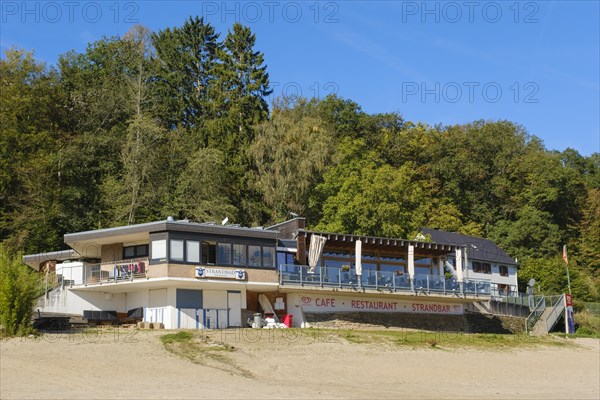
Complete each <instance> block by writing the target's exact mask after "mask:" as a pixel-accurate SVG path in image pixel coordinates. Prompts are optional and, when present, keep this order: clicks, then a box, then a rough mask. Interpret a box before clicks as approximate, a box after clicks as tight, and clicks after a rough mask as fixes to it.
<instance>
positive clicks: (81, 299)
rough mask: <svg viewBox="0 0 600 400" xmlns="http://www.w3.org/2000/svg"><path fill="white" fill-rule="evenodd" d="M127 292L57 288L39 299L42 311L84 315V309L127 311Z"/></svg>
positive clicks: (39, 306)
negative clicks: (45, 297)
mask: <svg viewBox="0 0 600 400" xmlns="http://www.w3.org/2000/svg"><path fill="white" fill-rule="evenodd" d="M126 298H127V296H126V294H125V293H103V292H83V291H76V290H71V289H57V290H54V291H52V292H50V293H49V298H48V299H44V298H43V297H42V298H41V299H40V300H38V304H37V308H38V309H39V310H40V311H41V312H48V313H64V314H74V315H83V311H84V310H94V311H100V310H104V311H116V312H121V313H122V312H126V311H127V309H126Z"/></svg>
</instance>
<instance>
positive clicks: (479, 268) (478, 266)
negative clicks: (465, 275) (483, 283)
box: [473, 261, 492, 274]
mask: <svg viewBox="0 0 600 400" xmlns="http://www.w3.org/2000/svg"><path fill="white" fill-rule="evenodd" d="M473 272H479V273H480V274H491V273H492V265H491V264H490V263H484V262H479V261H473Z"/></svg>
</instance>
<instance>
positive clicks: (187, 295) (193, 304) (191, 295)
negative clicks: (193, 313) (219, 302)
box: [176, 289, 202, 308]
mask: <svg viewBox="0 0 600 400" xmlns="http://www.w3.org/2000/svg"><path fill="white" fill-rule="evenodd" d="M176 306H177V308H202V290H191V289H177V299H176Z"/></svg>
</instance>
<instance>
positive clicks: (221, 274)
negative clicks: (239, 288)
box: [194, 267, 246, 280]
mask: <svg viewBox="0 0 600 400" xmlns="http://www.w3.org/2000/svg"><path fill="white" fill-rule="evenodd" d="M194 276H195V277H196V278H219V279H237V280H244V279H246V271H244V270H243V269H225V268H205V267H196V272H195V274H194Z"/></svg>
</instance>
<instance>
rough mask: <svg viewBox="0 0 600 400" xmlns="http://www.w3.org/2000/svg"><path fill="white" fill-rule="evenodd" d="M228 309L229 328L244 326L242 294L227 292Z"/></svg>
mask: <svg viewBox="0 0 600 400" xmlns="http://www.w3.org/2000/svg"><path fill="white" fill-rule="evenodd" d="M227 307H228V308H229V326H230V327H241V326H242V294H241V293H240V292H227Z"/></svg>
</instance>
